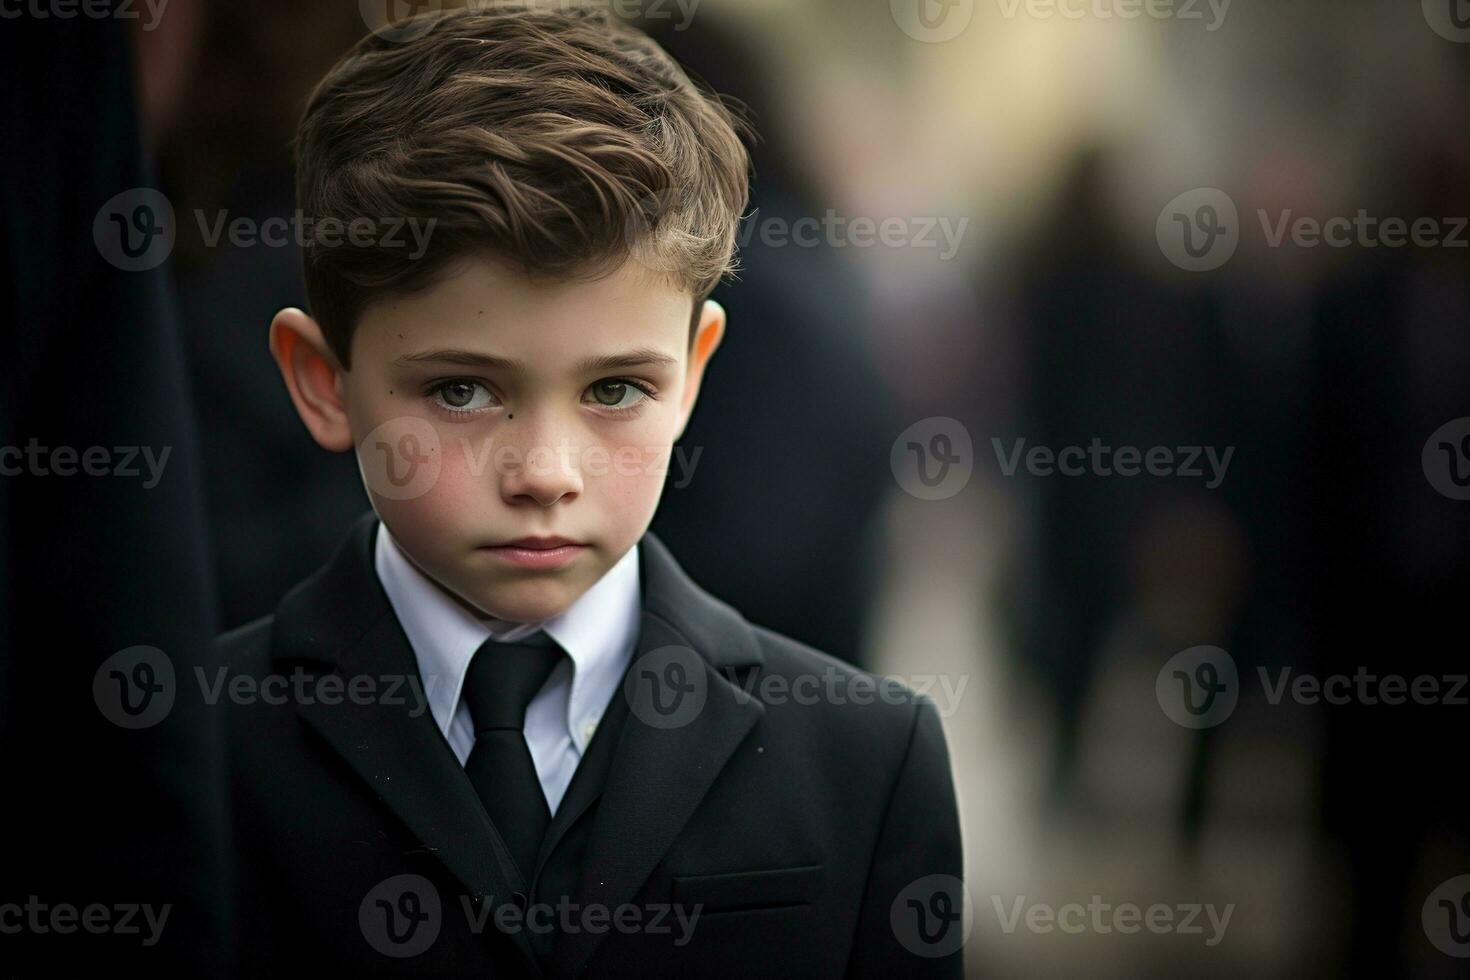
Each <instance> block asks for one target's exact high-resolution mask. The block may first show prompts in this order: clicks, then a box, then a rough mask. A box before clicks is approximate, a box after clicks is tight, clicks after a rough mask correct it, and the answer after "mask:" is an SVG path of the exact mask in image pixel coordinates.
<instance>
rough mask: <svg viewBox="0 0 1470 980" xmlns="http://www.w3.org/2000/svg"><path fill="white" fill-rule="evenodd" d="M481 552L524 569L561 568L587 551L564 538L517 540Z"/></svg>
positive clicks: (482, 549) (579, 544) (581, 545)
mask: <svg viewBox="0 0 1470 980" xmlns="http://www.w3.org/2000/svg"><path fill="white" fill-rule="evenodd" d="M480 550H481V551H484V552H487V553H489V554H491V555H494V556H495V557H496V558H499V559H501V560H502V561H507V562H510V563H511V564H513V565H518V566H520V567H522V568H534V569H552V568H560V567H562V566H563V565H566V564H567V563H569V562H571V561H572V560H573V559H574V558H576V557H577V556H578V555H580V554H581V553H582V552H583V551H585V550H587V546H586V545H585V544H582V543H581V542H579V541H573V540H571V539H570V538H562V537H544V538H535V537H532V538H517V539H516V540H514V541H507V542H505V543H504V544H498V545H490V546H488V547H485V548H481V549H480Z"/></svg>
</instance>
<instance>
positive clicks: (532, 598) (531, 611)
mask: <svg viewBox="0 0 1470 980" xmlns="http://www.w3.org/2000/svg"><path fill="white" fill-rule="evenodd" d="M573 598H574V597H573V596H571V595H570V594H569V593H568V592H567V590H566V589H563V588H546V587H544V586H543V587H540V588H536V587H534V586H533V587H529V588H515V587H512V588H509V589H501V590H497V591H496V593H495V594H494V595H486V596H482V597H477V598H476V602H475V605H477V606H479V607H480V608H481V609H482V610H484V611H485V612H487V613H489V614H490V615H491V616H494V617H496V618H497V619H506V620H510V621H511V622H513V623H533V622H536V621H537V620H541V619H550V618H551V617H552V616H555V615H557V614H558V613H562V612H565V611H566V609H567V607H568V606H570V605H571V604H572V599H573Z"/></svg>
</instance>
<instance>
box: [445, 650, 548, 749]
mask: <svg viewBox="0 0 1470 980" xmlns="http://www.w3.org/2000/svg"><path fill="white" fill-rule="evenodd" d="M565 653H566V651H564V650H562V648H561V647H560V646H558V645H557V643H556V641H555V640H553V639H552V638H551V637H550V636H547V635H546V633H545V632H544V631H543V632H539V633H536V634H534V635H532V636H529V637H527V638H526V639H524V640H518V641H516V642H514V643H502V642H500V641H498V640H486V641H485V642H484V643H482V644H481V645H480V649H478V650H476V651H475V655H474V657H473V658H471V660H470V669H469V672H468V673H467V674H466V675H465V680H464V699H465V703H466V704H468V705H469V709H470V717H471V718H472V719H473V720H474V723H475V734H477V735H478V734H479V733H480V732H483V731H487V730H489V729H494V728H511V729H515V730H516V731H520V730H521V728H523V727H524V726H525V724H526V705H528V704H530V703H531V699H532V698H533V697H535V696H536V692H537V691H539V690H541V685H542V684H545V683H546V678H548V677H550V676H551V672H552V671H553V670H555V669H556V665H557V663H558V662H559V661H560V660H561V658H562V657H563V656H564V655H565Z"/></svg>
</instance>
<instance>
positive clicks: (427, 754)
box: [272, 514, 540, 975]
mask: <svg viewBox="0 0 1470 980" xmlns="http://www.w3.org/2000/svg"><path fill="white" fill-rule="evenodd" d="M376 526H377V521H376V518H375V517H374V516H373V515H371V514H368V515H366V516H365V517H364V518H363V519H362V520H361V521H359V522H358V524H357V525H356V527H354V529H353V532H352V535H351V537H350V539H349V540H348V541H347V542H346V543H345V544H344V545H343V547H342V548H341V550H340V551H339V552H338V553H337V555H336V557H335V558H333V560H332V562H331V563H330V564H328V565H327V566H326V567H325V568H323V569H322V570H321V571H320V572H318V573H317V574H316V575H315V576H313V577H312V578H310V579H308V580H307V581H306V582H303V583H302V584H301V585H300V586H298V587H297V588H296V589H295V590H293V591H292V592H291V593H290V594H288V595H287V596H286V598H284V599H283V600H282V601H281V605H280V607H279V608H278V609H277V614H276V622H275V629H274V633H273V647H272V659H273V661H274V665H275V668H276V669H277V670H278V671H280V672H281V673H283V674H285V675H287V676H290V675H291V673H292V672H293V671H295V670H298V669H307V670H313V669H314V670H317V671H320V672H323V673H334V672H335V673H339V674H342V675H344V679H345V681H348V682H350V681H351V680H352V678H353V677H362V676H366V677H370V678H373V679H374V682H375V688H374V690H376V691H377V692H379V693H383V692H387V690H388V688H387V686H386V685H387V684H388V683H391V682H392V679H399V681H400V682H401V686H400V687H399V688H398V689H397V697H396V698H394V699H393V700H397V701H400V702H401V703H397V704H388V703H384V702H386V701H388V700H389V698H388V697H381V698H375V699H359V700H362V701H363V703H356V700H355V699H353V698H351V697H345V696H344V697H341V698H340V699H338V698H333V699H332V701H333V703H327V702H326V700H325V699H319V700H313V701H310V702H306V703H302V704H300V705H298V708H297V710H298V712H299V714H300V716H301V717H302V719H303V720H304V721H305V722H306V723H307V724H308V725H310V726H311V727H312V728H313V729H314V730H315V731H316V732H317V733H318V734H320V735H321V736H322V738H323V739H324V740H325V741H326V742H327V744H328V745H330V746H331V747H332V748H333V749H334V750H335V751H336V752H337V754H338V755H340V756H341V757H342V759H343V760H344V761H345V762H346V763H347V765H348V766H350V767H351V768H352V769H353V771H355V772H356V773H357V774H358V776H360V777H361V778H362V779H363V780H364V781H365V782H366V783H367V784H368V786H369V787H371V789H372V790H373V792H374V793H376V794H377V796H378V798H379V799H380V800H382V802H383V803H384V804H385V805H386V806H387V807H388V808H389V809H390V810H391V811H393V813H394V814H395V815H396V816H397V817H398V818H399V819H400V820H401V821H402V822H403V823H404V824H405V825H406V826H407V827H408V828H409V830H411V831H412V832H413V833H414V834H415V835H416V836H417V837H418V839H419V840H420V841H421V842H422V843H423V846H424V848H425V849H426V850H428V851H430V852H431V853H433V854H434V855H435V857H437V858H438V859H439V860H440V861H441V862H442V863H443V864H444V866H445V867H446V868H448V870H449V871H450V873H451V874H453V875H454V877H455V878H456V879H457V880H458V881H459V882H460V884H461V885H463V886H464V888H465V889H466V890H467V892H468V894H470V895H471V896H473V897H474V898H475V899H476V900H477V901H478V900H480V899H482V898H488V897H492V896H493V897H494V898H495V900H496V903H497V904H499V903H500V902H503V901H504V900H505V899H506V898H508V897H509V896H510V895H511V894H512V893H513V892H516V891H526V890H527V889H526V886H525V883H524V882H523V881H521V880H520V875H519V873H518V871H517V870H516V868H515V863H514V861H513V860H512V859H511V857H510V853H509V851H508V850H507V849H506V847H505V844H504V842H503V841H502V840H501V839H500V835H499V834H498V833H497V832H496V831H495V829H494V827H493V826H492V825H491V823H490V821H489V818H488V817H487V816H486V815H485V811H484V808H483V807H482V806H481V804H480V801H479V798H478V797H477V796H476V795H475V791H474V787H473V786H472V785H471V783H470V781H469V779H468V778H466V776H465V774H464V769H463V768H462V767H461V766H460V764H459V760H458V759H457V758H455V756H454V753H453V751H452V750H451V749H450V747H449V745H448V743H447V742H446V741H445V740H444V737H443V735H442V734H441V733H440V732H439V729H438V726H437V725H436V724H435V723H434V718H433V715H432V714H431V713H430V712H429V711H428V708H427V705H426V704H424V703H423V702H422V700H421V699H420V698H419V697H418V696H417V695H415V693H414V691H413V690H412V689H411V688H410V683H412V684H415V685H421V684H422V680H421V678H420V677H419V673H418V663H417V660H416V658H415V657H414V654H413V651H412V649H411V648H410V646H409V643H408V639H407V637H405V636H404V634H403V630H402V628H401V627H400V626H399V624H398V619H397V617H395V616H394V615H393V611H392V607H391V605H390V604H389V602H388V598H387V596H386V595H385V594H384V593H383V591H382V587H381V585H380V584H379V582H378V578H377V574H376V572H375V571H374V570H373V566H372V559H371V555H372V541H373V534H374V531H375V529H376ZM349 624H353V626H355V628H350V627H349ZM362 624H366V625H362ZM417 690H419V691H422V687H421V686H420V687H419V688H418V689H417ZM445 902H446V907H451V908H456V909H457V907H458V905H459V902H458V896H453V897H450V896H446V897H445ZM486 921H487V922H492V921H493V919H487V920H486ZM487 931H493V930H487ZM509 938H510V940H511V941H512V942H513V943H514V945H515V946H516V948H517V949H518V950H519V951H520V953H521V957H522V959H523V961H524V963H525V965H526V968H527V970H528V971H529V972H530V973H531V974H532V975H539V972H540V971H539V968H538V967H537V964H536V960H535V956H534V954H533V952H532V949H531V945H530V942H529V938H528V936H527V935H526V933H525V932H524V930H518V931H515V932H512V933H510V934H509Z"/></svg>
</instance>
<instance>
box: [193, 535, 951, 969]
mask: <svg viewBox="0 0 1470 980" xmlns="http://www.w3.org/2000/svg"><path fill="white" fill-rule="evenodd" d="M375 528H376V521H375V519H374V518H373V517H372V516H371V515H367V516H365V517H364V519H363V520H362V521H360V522H359V523H358V525H357V526H356V528H355V529H354V531H353V533H352V535H351V536H350V538H349V539H348V541H347V542H346V544H344V546H343V547H342V549H341V550H340V551H339V553H338V554H337V555H336V557H335V558H333V560H332V561H331V562H330V563H329V564H328V565H327V566H326V567H325V568H323V569H322V570H321V571H319V572H318V573H317V574H316V575H314V576H313V577H311V578H310V579H308V580H307V581H305V582H303V583H302V584H300V585H299V586H297V587H296V588H295V589H294V590H292V591H291V592H290V593H289V594H288V595H287V596H286V597H285V598H284V599H283V600H282V602H281V604H280V605H279V607H278V608H277V610H276V613H275V615H274V616H272V617H267V618H265V619H262V620H260V621H258V622H256V623H253V624H250V625H248V626H245V627H243V628H241V629H239V630H236V631H234V632H232V633H229V634H226V635H225V636H224V637H222V638H221V639H220V640H219V644H220V648H221V649H220V651H219V652H220V653H222V654H223V659H224V662H225V663H226V664H227V665H228V666H227V669H228V673H229V682H230V684H232V685H234V689H233V693H232V692H231V690H230V689H229V688H221V689H220V695H219V699H220V703H223V704H225V705H227V708H226V710H227V712H228V717H229V719H230V724H229V725H228V728H229V737H230V754H231V771H232V777H231V783H232V801H231V807H232V813H233V834H232V837H233V841H234V856H235V865H234V866H235V879H234V887H233V893H234V909H235V921H236V926H237V930H236V936H237V942H238V949H237V950H236V951H235V954H236V959H237V962H238V963H239V965H240V967H241V971H242V974H244V975H254V974H258V973H263V972H267V971H269V972H275V973H278V972H281V971H282V970H286V971H290V972H296V971H300V972H308V971H310V972H322V973H325V972H327V971H331V972H338V971H341V972H342V973H343V974H344V975H349V976H350V975H358V974H395V973H398V974H405V975H420V976H421V975H470V974H474V975H479V976H497V977H499V976H512V977H513V976H537V975H544V976H549V977H572V976H593V977H600V976H640V977H663V976H667V977H721V976H749V975H753V974H761V975H778V976H785V977H843V976H846V977H867V976H873V977H885V978H886V977H892V976H945V977H958V976H960V975H961V973H962V968H961V953H960V952H958V951H957V947H958V945H959V943H960V942H961V941H962V939H963V935H962V932H961V930H962V929H963V923H962V920H961V917H960V911H961V908H962V907H961V905H960V904H959V894H958V891H959V889H960V888H961V886H959V884H958V878H959V876H960V875H961V855H960V832H959V821H958V817H957V813H956V807H955V797H954V790H953V784H952V781H951V777H950V769H949V757H948V753H947V751H946V747H945V742H944V735H943V732H942V730H941V728H940V723H939V716H938V712H937V711H936V710H935V707H934V705H933V704H932V703H931V702H930V701H928V700H927V699H925V698H922V697H920V696H918V695H915V694H913V693H912V692H910V691H908V689H907V688H903V687H901V686H900V685H895V684H892V683H891V682H883V681H881V680H879V679H875V678H872V677H871V676H870V675H864V674H860V673H859V672H857V671H855V670H853V669H852V668H851V667H849V666H847V665H846V664H844V663H842V662H840V661H838V660H836V659H835V658H832V657H829V656H827V655H825V654H822V653H819V652H817V651H815V650H813V649H811V648H809V647H806V646H803V645H801V644H799V643H797V642H795V641H793V640H790V639H787V638H785V637H782V636H780V635H778V634H775V633H772V632H770V631H768V630H765V629H762V628H760V627H758V626H754V625H752V624H750V623H748V622H746V621H745V620H744V619H743V618H742V617H741V616H740V615H739V614H738V613H737V612H735V611H734V610H733V609H731V608H730V607H729V606H727V605H725V604H724V603H722V602H720V601H719V600H718V599H715V598H714V597H712V596H710V595H709V594H707V593H705V592H704V591H702V590H701V589H700V588H699V587H698V586H697V585H695V584H694V583H693V582H692V581H691V580H690V579H689V578H688V577H687V576H686V575H685V573H684V572H683V570H682V569H680V567H679V566H678V565H677V564H676V563H675V561H674V559H673V558H672V557H671V556H670V554H669V552H668V550H667V549H666V548H665V547H664V545H663V544H662V543H660V542H659V541H658V539H657V538H656V537H654V536H653V535H652V534H645V536H644V537H643V539H642V541H641V548H640V560H641V564H640V571H641V576H642V579H641V582H642V601H643V613H642V619H641V623H640V633H639V638H638V643H637V646H636V648H635V652H634V658H633V661H632V664H631V666H630V668H629V672H628V677H629V682H628V683H627V684H625V685H624V687H623V690H622V691H621V692H620V693H619V694H616V695H614V698H615V700H616V699H617V698H625V699H626V700H625V701H624V703H623V704H621V705H615V706H614V707H616V708H619V709H622V710H620V711H618V712H617V714H618V715H619V716H620V717H621V722H620V724H619V725H618V726H617V729H616V730H613V729H612V728H611V726H609V724H608V720H607V719H609V718H612V717H613V716H614V712H613V711H612V710H610V711H609V713H608V715H607V716H606V718H605V719H604V724H603V726H601V727H600V730H599V732H598V735H599V736H601V735H604V734H605V732H604V731H603V730H601V729H608V731H611V732H612V734H611V735H610V736H609V738H607V739H606V740H605V742H604V744H603V746H602V750H603V756H604V762H605V772H606V775H605V780H604V781H603V782H602V784H601V785H600V786H599V787H597V789H596V790H593V791H589V790H588V787H587V786H583V787H582V788H581V793H580V796H581V799H580V802H574V803H573V804H572V808H573V809H580V808H583V807H587V806H588V799H589V798H592V799H595V800H596V805H595V807H590V809H588V811H587V813H588V817H587V824H586V826H585V827H584V828H583V834H584V839H583V843H582V845H581V848H582V850H581V851H579V854H578V860H579V864H577V865H575V866H576V867H579V868H580V873H579V874H578V875H577V876H575V877H574V880H576V881H577V882H578V883H577V885H576V887H575V888H573V889H572V890H571V893H570V894H569V895H565V894H564V895H562V896H561V897H560V899H559V900H560V902H561V903H562V907H560V908H558V909H556V910H555V911H553V910H550V909H543V910H541V911H540V912H538V913H537V917H536V924H537V925H539V926H540V927H543V928H544V927H545V926H546V924H547V923H548V921H549V919H550V918H551V917H552V916H556V917H557V919H556V921H557V922H559V923H565V922H571V924H572V925H571V927H569V928H562V927H560V926H559V927H558V928H557V929H556V931H555V933H554V939H553V940H551V942H552V946H551V948H550V950H549V953H546V952H545V950H544V949H543V955H542V956H541V957H539V958H538V957H537V956H536V955H535V954H534V952H533V950H534V949H535V948H536V947H535V946H534V944H533V937H532V935H531V933H532V931H533V930H532V929H531V928H530V926H529V925H527V924H526V923H525V922H524V921H522V920H518V919H517V918H516V913H517V911H518V910H520V911H524V910H525V909H526V903H527V896H526V894H525V893H526V891H527V890H528V889H529V888H531V887H532V886H530V885H528V884H527V882H525V881H523V880H522V879H521V877H520V875H519V874H518V873H517V871H516V869H515V866H514V863H513V862H512V861H511V860H510V859H509V857H508V854H507V852H506V850H505V847H504V845H503V843H502V842H501V840H500V838H499V835H498V834H497V833H496V832H495V830H494V828H493V826H492V825H491V824H490V822H489V820H488V818H487V816H486V814H485V811H484V810H483V808H482V807H481V806H480V803H479V800H478V797H477V796H476V795H475V792H474V789H473V788H472V786H471V784H470V782H469V780H468V778H467V777H466V776H465V774H464V771H463V769H462V768H461V767H460V765H459V763H458V761H457V760H456V758H455V756H454V755H453V753H452V751H451V750H450V748H449V745H448V743H447V742H446V741H445V740H444V738H443V736H442V735H441V734H440V732H439V729H438V727H437V726H436V724H435V722H434V719H433V716H432V714H431V713H430V712H429V711H428V710H427V709H426V708H425V707H424V706H423V704H422V702H421V701H418V700H417V699H416V696H415V695H414V694H413V693H412V690H413V689H412V687H411V684H413V683H419V681H418V671H417V666H416V661H415V658H414V654H413V651H412V649H411V648H410V646H409V643H408V641H407V638H406V637H405V636H404V633H403V631H402V629H401V627H400V626H399V624H398V620H397V618H396V617H395V615H394V613H393V611H392V608H391V606H390V604H389V602H388V599H387V597H386V595H385V594H384V593H383V591H382V589H381V586H380V585H379V583H378V579H377V577H376V575H375V573H374V571H373V567H372V562H371V555H372V539H373V534H374V532H375ZM240 675H244V678H242V677H241V676H240ZM334 675H335V676H336V681H334V682H332V683H331V684H324V683H322V682H323V679H324V678H326V677H330V676H334ZM273 676H274V677H275V678H276V680H274V681H272V682H271V684H265V683H264V682H265V681H266V679H267V678H269V677H273ZM404 678H408V679H409V683H403V679H404ZM800 678H810V679H808V680H799V679H800ZM353 683H356V684H357V685H358V689H357V694H355V695H354V694H352V693H350V692H351V691H352V686H351V685H352V684H353ZM333 684H335V685H340V686H332V685H333ZM272 685H274V686H272ZM370 686H371V690H369V687H370ZM390 687H392V688H394V689H393V690H392V691H390ZM252 692H254V693H252ZM334 692H335V693H334ZM680 692H682V693H680ZM267 695H269V696H268V697H267ZM681 698H683V699H684V700H680V699H681ZM597 743H598V739H597V738H594V739H593V746H592V747H591V748H589V752H588V755H587V756H584V758H583V760H582V763H581V766H580V767H579V773H578V775H579V776H580V775H581V771H580V770H581V769H584V768H588V765H589V759H590V758H592V757H593V755H594V754H595V753H596V751H597ZM589 782H590V781H589ZM577 795H578V787H577V783H576V781H575V780H574V783H573V787H572V789H571V790H570V791H569V793H568V798H569V800H571V799H572V798H573V797H574V796H577ZM568 807H569V804H568V803H567V802H564V803H563V804H562V807H561V808H560V809H559V810H558V813H557V817H556V821H554V823H553V829H552V831H551V834H556V833H557V832H558V827H559V826H560V827H561V828H562V830H565V825H567V824H568V823H573V822H574V818H575V814H574V813H569V812H564V811H567V810H568ZM543 853H544V852H543ZM557 901H558V898H556V897H553V896H550V895H536V894H535V893H534V891H533V894H532V896H531V903H532V904H536V903H544V904H547V905H551V904H553V903H555V902H557ZM676 907H677V908H676ZM599 909H600V910H601V911H597V912H593V911H592V910H599ZM620 909H621V911H619V910H620ZM660 909H662V910H663V911H662V913H660V911H659V910H660ZM680 911H682V913H683V919H682V920H681V919H680V918H679V917H678V915H677V914H676V912H680ZM696 911H697V917H696ZM619 915H621V916H622V918H621V919H619V918H617V917H618V916H619ZM589 916H590V917H589ZM655 919H657V922H655ZM499 926H503V928H501V927H499ZM599 926H600V928H599ZM543 935H544V933H543ZM920 936H922V938H917V937H920ZM951 951H953V952H951ZM936 952H942V953H946V954H947V955H943V956H935V955H933V954H935V953H936ZM405 953H408V954H411V955H402V954H405Z"/></svg>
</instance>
